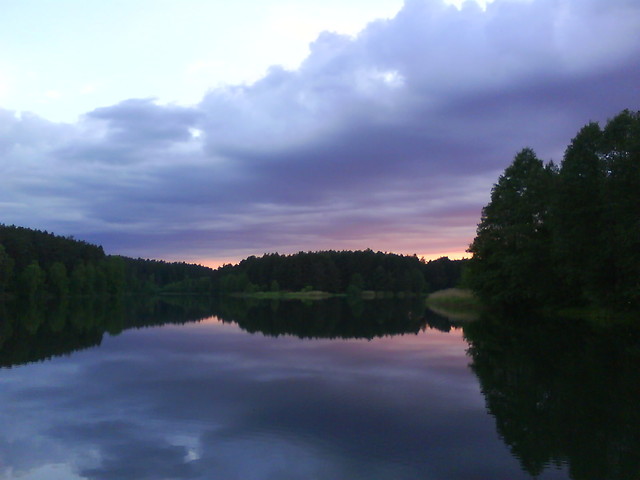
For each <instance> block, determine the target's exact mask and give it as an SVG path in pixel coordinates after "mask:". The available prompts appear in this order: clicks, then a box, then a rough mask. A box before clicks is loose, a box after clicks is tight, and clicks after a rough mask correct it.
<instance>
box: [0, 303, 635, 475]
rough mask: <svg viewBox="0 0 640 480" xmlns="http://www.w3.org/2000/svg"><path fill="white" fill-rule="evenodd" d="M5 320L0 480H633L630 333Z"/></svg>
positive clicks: (330, 317)
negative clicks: (531, 479) (530, 479)
mask: <svg viewBox="0 0 640 480" xmlns="http://www.w3.org/2000/svg"><path fill="white" fill-rule="evenodd" d="M174 303H175V302H174ZM3 315H4V318H3V320H1V321H2V325H1V329H2V330H1V331H0V333H1V335H2V337H0V338H1V340H0V342H1V343H0V366H2V368H1V369H0V479H2V480H9V479H11V480H13V479H22V480H26V479H28V480H33V479H47V480H58V479H60V480H62V479H65V480H67V479H69V480H76V479H92V480H93V479H96V480H108V479H114V480H115V479H120V480H126V479H154V480H155V479H223V480H233V479H243V480H244V479H249V480H251V479H260V480H262V479H277V480H287V479H318V480H337V479H363V480H364V479H367V480H377V479H379V480H383V479H384V480H386V479H393V480H404V479H407V480H409V479H411V480H414V479H470V480H473V479H478V480H480V479H483V480H484V479H528V478H540V479H568V478H573V479H594V480H595V479H621V480H622V479H637V478H639V476H638V472H640V434H639V433H638V432H639V431H640V415H639V413H638V410H639V408H638V406H639V405H640V404H639V400H640V391H639V388H640V374H639V373H638V368H637V367H638V365H639V362H638V360H640V341H639V336H638V334H637V331H634V330H632V329H628V328H622V327H620V328H617V329H615V330H612V329H601V330H594V329H593V328H591V327H587V326H586V325H582V324H579V323H575V324H572V325H569V326H567V325H560V326H558V324H557V323H552V324H551V325H547V324H546V323H545V322H539V323H536V324H534V326H531V324H530V322H524V321H516V323H515V324H514V323H511V324H509V325H510V326H506V325H507V324H505V323H503V322H501V321H497V320H495V319H491V320H485V321H481V322H476V323H473V324H469V325H468V326H466V327H465V330H464V332H463V330H462V329H461V328H455V327H453V326H452V325H451V324H449V323H448V321H447V320H446V319H444V318H442V317H439V316H437V315H435V314H433V313H430V312H428V311H425V310H424V308H423V307H422V306H421V303H420V302H419V301H405V302H400V303H398V302H389V301H386V302H382V301H379V302H378V301H376V302H365V303H364V304H355V305H353V304H352V305H349V304H347V303H344V302H339V301H329V302H322V303H316V304H313V305H305V304H302V303H299V302H286V303H285V302H283V303H280V304H277V303H253V304H247V303H243V302H238V301H236V302H232V303H226V304H207V305H198V304H194V303H193V302H191V303H189V304H184V302H183V304H182V305H178V304H174V305H168V304H163V303H151V302H150V303H147V304H145V305H142V306H140V305H137V306H131V305H121V304H118V305H104V304H99V303H98V304H96V303H94V304H82V305H78V304H75V305H74V304H72V305H62V306H57V307H51V306H49V307H47V308H46V309H44V310H43V309H42V308H40V309H39V308H36V307H33V308H31V309H26V307H23V309H22V310H20V311H11V310H10V309H9V310H8V311H5V312H3ZM18 319H19V320H20V321H18ZM194 320H199V321H194ZM142 326H146V327H147V328H133V327H142ZM106 331H110V332H112V333H113V334H116V333H118V332H120V333H119V334H118V335H115V336H114V335H111V334H108V333H105V332H106ZM74 350H75V351H74Z"/></svg>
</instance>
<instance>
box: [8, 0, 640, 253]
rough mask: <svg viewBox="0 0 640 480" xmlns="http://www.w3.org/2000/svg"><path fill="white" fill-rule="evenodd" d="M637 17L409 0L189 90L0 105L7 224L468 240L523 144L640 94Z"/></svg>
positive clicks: (404, 247) (171, 236)
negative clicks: (59, 112) (170, 99)
mask: <svg viewBox="0 0 640 480" xmlns="http://www.w3.org/2000/svg"><path fill="white" fill-rule="evenodd" d="M639 29H640V5H638V4H637V2H634V1H629V0H616V1H606V2H605V1H602V0H588V1H578V0H533V1H530V2H511V1H508V0H496V1H495V2H493V3H490V4H488V5H487V6H486V9H482V8H480V7H479V6H478V5H476V4H474V3H472V2H467V3H465V4H464V5H463V6H462V8H461V9H457V8H455V7H453V6H447V5H445V4H444V3H442V2H439V1H437V0H407V1H406V2H405V5H404V7H403V8H402V10H401V11H400V12H399V13H398V14H397V16H396V17H394V18H392V19H384V20H378V21H375V22H372V23H370V24H369V25H368V26H367V27H366V28H365V29H364V30H362V31H361V32H360V33H359V34H358V35H356V36H347V35H339V34H336V33H329V32H323V33H321V34H320V35H319V36H318V38H317V39H316V40H315V41H314V42H313V43H312V44H311V45H310V53H309V55H308V57H307V58H306V59H305V60H304V61H303V62H302V64H301V65H300V67H299V68H297V69H296V70H286V69H284V68H282V67H278V66H274V67H272V68H271V69H270V70H269V71H268V72H267V73H266V74H265V76H264V77H263V78H261V79H260V80H258V81H256V82H255V83H253V84H251V85H240V86H226V87H217V88H214V89H213V90H210V91H209V92H208V93H207V94H206V95H205V97H204V98H203V99H202V101H201V102H200V103H198V104H197V105H194V106H190V107H183V106H177V105H161V104H158V103H156V102H154V101H153V100H152V99H131V100H125V101H123V102H121V103H119V104H117V105H113V106H110V107H102V108H98V109H95V110H93V111H91V112H88V113H87V114H86V115H85V116H84V118H83V119H82V120H81V121H80V122H79V123H78V124H74V125H61V124H52V123H50V122H47V121H46V120H44V119H39V118H37V117H33V116H26V117H24V116H23V118H15V116H13V115H12V114H11V112H6V111H4V112H1V114H2V116H3V118H5V119H6V123H5V127H4V128H3V130H1V131H0V151H1V152H3V159H2V164H1V166H0V168H1V169H2V170H3V173H4V175H3V180H0V182H2V184H3V187H5V188H4V189H3V190H2V193H0V203H2V204H6V205H23V208H20V207H15V208H9V209H6V211H5V212H4V221H5V222H9V223H18V224H27V225H29V226H34V227H39V228H47V229H50V230H53V231H60V233H65V234H74V235H76V236H81V237H83V238H85V239H87V240H90V241H95V242H98V243H101V244H104V245H105V247H106V248H107V250H108V251H110V252H114V253H122V254H128V255H135V256H138V255H140V256H153V257H161V258H169V259H180V258H186V259H206V258H213V257H219V258H222V257H224V258H232V257H236V258H240V257H242V256H245V255H249V254H260V253H262V252H265V251H276V250H278V251H284V252H292V251H297V250H303V249H305V250H306V249H320V248H366V247H371V248H374V249H381V250H393V251H402V252H406V253H412V252H418V253H430V252H432V253H437V252H443V251H454V250H458V251H463V250H464V249H465V248H466V246H467V244H468V243H469V242H470V240H471V239H472V237H473V234H474V230H475V224H476V223H477V221H478V220H479V213H480V209H481V207H482V206H483V204H484V203H486V201H487V199H488V195H489V190H490V188H491V185H492V184H493V183H494V182H495V181H496V179H497V176H498V174H499V172H500V171H501V170H502V169H503V168H504V167H505V166H506V165H508V163H510V161H511V159H512V158H513V156H514V155H515V153H516V152H517V151H518V150H519V149H521V148H523V147H525V146H531V147H533V148H534V149H535V150H536V151H537V152H538V153H539V155H540V156H541V157H542V158H544V159H551V158H553V159H554V160H556V161H559V160H560V159H561V155H562V152H563V150H564V148H565V146H566V144H567V143H568V142H569V140H570V139H571V137H572V136H573V135H574V134H575V133H576V132H577V131H578V129H579V128H580V127H581V126H582V125H584V124H585V123H587V122H588V121H591V120H596V121H605V120H606V119H607V118H609V117H611V116H613V115H615V114H616V113H617V112H618V111H620V110H622V109H624V108H631V109H637V108H639V105H640V93H638V89H637V85H638V84H639V83H640V45H638V43H637V42H636V41H635V37H636V35H635V32H637V31H638V30H639ZM594 32H597V34H594ZM194 131H198V132H201V134H200V135H197V136H194V135H193V134H192V132H194ZM452 212H453V213H452ZM450 215H453V217H452V218H451V217H449V216H450ZM464 225H466V227H465V226H464Z"/></svg>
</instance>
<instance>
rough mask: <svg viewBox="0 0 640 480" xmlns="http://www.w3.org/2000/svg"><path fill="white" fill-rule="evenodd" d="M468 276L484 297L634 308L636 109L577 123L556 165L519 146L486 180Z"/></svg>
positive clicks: (514, 303) (638, 220) (639, 214)
mask: <svg viewBox="0 0 640 480" xmlns="http://www.w3.org/2000/svg"><path fill="white" fill-rule="evenodd" d="M469 251H470V252H471V253H472V254H473V258H472V259H471V260H470V261H469V268H468V272H466V277H467V278H466V280H467V282H468V285H469V286H470V287H471V288H472V289H473V290H474V291H475V292H476V293H477V295H478V296H479V297H480V298H481V299H482V300H483V301H484V302H486V303H487V304H490V305H494V306H502V307H518V308H521V307H523V306H526V307H534V308H536V307H540V306H549V305H553V306H554V307H555V308H566V307H575V306H585V305H590V306H595V307H598V308H611V309H616V310H622V309H627V310H632V309H637V308H639V307H640V112H630V111H628V110H625V111H623V112H622V113H620V114H619V115H617V116H616V117H615V118H613V119H611V120H609V122H607V124H606V126H605V127H604V129H601V128H600V126H599V125H598V124H596V123H590V124H588V125H587V126H585V127H584V128H583V129H582V130H580V132H579V133H578V135H577V136H576V137H575V138H574V139H573V140H572V142H571V144H570V145H569V147H568V148H567V150H566V151H565V154H564V159H563V161H562V164H561V165H560V166H559V167H557V166H556V165H554V164H553V163H548V164H546V165H545V164H543V162H542V161H541V160H540V159H538V158H537V157H536V155H535V153H534V152H533V150H531V149H529V148H526V149H524V150H522V151H521V152H520V153H518V154H517V155H516V157H515V159H514V161H513V163H512V164H511V165H510V166H509V167H508V168H507V169H506V170H505V171H504V173H503V174H502V175H501V176H500V178H499V179H498V182H497V183H496V184H495V186H494V187H493V190H492V192H491V201H490V203H489V204H488V205H487V206H486V207H485V208H484V209H483V212H482V219H481V222H480V224H479V225H478V230H477V236H476V238H475V240H474V241H473V243H472V244H471V246H470V248H469Z"/></svg>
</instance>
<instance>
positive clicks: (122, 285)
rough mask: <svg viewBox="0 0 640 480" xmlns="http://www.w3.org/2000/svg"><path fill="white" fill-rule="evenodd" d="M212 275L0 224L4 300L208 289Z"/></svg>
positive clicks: (208, 271) (201, 269) (197, 268)
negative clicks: (110, 252) (7, 298)
mask: <svg viewBox="0 0 640 480" xmlns="http://www.w3.org/2000/svg"><path fill="white" fill-rule="evenodd" d="M212 277H213V270H212V269H210V268H207V267H203V266H201V265H193V264H188V263H178V262H174V263H169V262H164V261H159V260H146V259H140V258H138V259H133V258H128V257H123V256H119V255H106V254H105V253H104V250H103V248H102V247H101V246H97V245H92V244H90V243H87V242H85V241H82V240H76V239H74V238H73V237H63V236H58V235H54V234H53V233H49V232H46V231H40V230H34V229H29V228H25V227H19V226H15V225H10V226H7V225H0V298H1V297H3V296H6V295H14V296H20V297H23V298H25V297H26V298H29V299H35V298H40V297H66V296H69V295H71V296H94V295H107V296H113V297H118V296H121V295H123V294H124V293H125V292H126V293H158V292H161V291H165V290H168V291H176V292H177V291H184V290H187V289H188V290H190V291H196V290H198V291H203V292H207V293H208V292H209V291H210V290H211V286H212Z"/></svg>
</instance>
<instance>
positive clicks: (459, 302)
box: [427, 288, 482, 322]
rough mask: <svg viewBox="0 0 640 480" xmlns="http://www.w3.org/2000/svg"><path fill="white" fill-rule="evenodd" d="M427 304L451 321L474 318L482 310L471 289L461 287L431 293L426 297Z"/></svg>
mask: <svg viewBox="0 0 640 480" xmlns="http://www.w3.org/2000/svg"><path fill="white" fill-rule="evenodd" d="M427 306H428V307H429V308H430V309H431V310H433V311H434V312H436V313H438V314H440V315H442V316H444V317H446V318H448V319H449V320H451V321H453V322H456V321H469V320H476V319H478V318H479V317H480V313H481V312H482V302H481V301H480V299H479V298H478V297H477V296H476V295H475V294H474V293H473V292H472V291H471V290H467V289H462V288H447V289H445V290H439V291H437V292H433V293H431V294H430V295H429V296H428V297H427Z"/></svg>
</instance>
